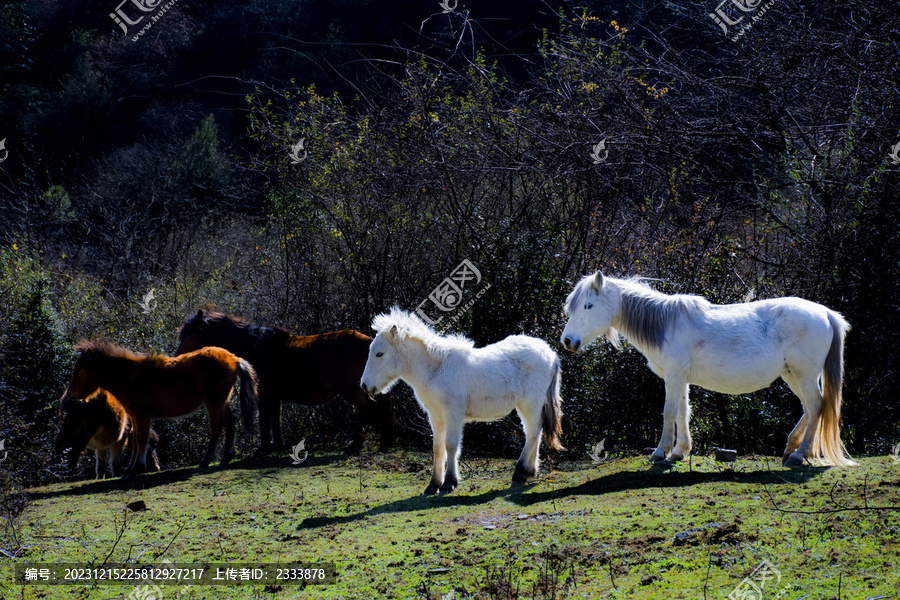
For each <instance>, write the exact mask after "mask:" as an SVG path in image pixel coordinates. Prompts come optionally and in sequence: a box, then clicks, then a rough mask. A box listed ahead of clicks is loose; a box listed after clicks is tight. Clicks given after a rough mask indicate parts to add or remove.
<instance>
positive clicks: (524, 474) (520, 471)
mask: <svg viewBox="0 0 900 600" xmlns="http://www.w3.org/2000/svg"><path fill="white" fill-rule="evenodd" d="M535 475H537V469H526V468H525V464H524V463H522V462H516V470H515V471H513V477H512V480H513V483H525V482H526V481H528V478H529V477H534V476H535Z"/></svg>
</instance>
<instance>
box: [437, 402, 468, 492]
mask: <svg viewBox="0 0 900 600" xmlns="http://www.w3.org/2000/svg"><path fill="white" fill-rule="evenodd" d="M464 424H465V419H464V417H463V416H462V415H453V416H450V417H448V418H447V419H446V421H445V426H444V429H445V430H446V432H447V439H446V444H445V448H446V449H447V473H446V474H445V475H444V483H443V485H441V491H442V492H452V491H453V490H455V489H456V486H457V485H459V451H460V449H461V448H462V437H463V425H464Z"/></svg>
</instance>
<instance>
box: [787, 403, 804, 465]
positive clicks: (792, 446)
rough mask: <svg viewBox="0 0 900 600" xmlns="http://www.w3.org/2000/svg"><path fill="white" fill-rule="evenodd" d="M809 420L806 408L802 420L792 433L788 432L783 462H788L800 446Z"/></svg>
mask: <svg viewBox="0 0 900 600" xmlns="http://www.w3.org/2000/svg"><path fill="white" fill-rule="evenodd" d="M808 421H809V417H807V415H806V410H805V409H804V411H803V416H802V417H800V420H799V421H797V424H796V425H794V428H793V429H792V430H791V433H790V434H788V438H787V446H785V448H784V454H783V455H782V456H781V463H782V464H786V463H787V461H788V458H789V457H790V455H791V454H792V453H793V452H794V450H796V449H797V448H798V447H800V440H801V439H803V435H804V434H805V433H806V424H807V422H808Z"/></svg>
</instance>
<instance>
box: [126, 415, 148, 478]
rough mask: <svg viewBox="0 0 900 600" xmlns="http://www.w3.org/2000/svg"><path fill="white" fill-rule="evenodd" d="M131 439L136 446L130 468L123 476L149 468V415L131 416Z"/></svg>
mask: <svg viewBox="0 0 900 600" xmlns="http://www.w3.org/2000/svg"><path fill="white" fill-rule="evenodd" d="M131 426H132V429H131V436H132V437H131V439H132V441H133V442H134V446H133V447H132V448H131V461H130V463H129V464H128V469H126V471H125V473H124V474H123V475H122V477H123V478H127V477H130V476H131V475H137V474H138V473H142V472H143V471H144V470H146V468H147V446H148V444H149V442H150V419H149V418H147V417H143V416H141V417H136V416H134V415H132V417H131Z"/></svg>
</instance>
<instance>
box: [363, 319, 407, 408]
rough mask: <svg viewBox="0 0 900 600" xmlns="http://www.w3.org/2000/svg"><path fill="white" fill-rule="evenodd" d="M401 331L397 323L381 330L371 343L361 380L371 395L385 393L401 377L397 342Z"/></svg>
mask: <svg viewBox="0 0 900 600" xmlns="http://www.w3.org/2000/svg"><path fill="white" fill-rule="evenodd" d="M398 338H399V332H398V329H397V326H396V325H393V326H392V327H391V328H390V329H387V330H385V331H381V332H379V333H378V335H376V336H375V339H374V340H372V343H371V344H370V345H369V359H368V360H367V361H366V368H365V369H364V370H363V374H362V378H361V379H360V381H359V385H360V387H362V389H363V391H364V392H365V393H367V394H368V395H369V396H375V394H385V393H387V392H388V391H389V390H390V389H391V387H393V385H394V384H395V383H396V382H397V379H398V378H399V377H400V355H399V353H398V352H397V347H396V345H395V344H396V342H397V339H398Z"/></svg>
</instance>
